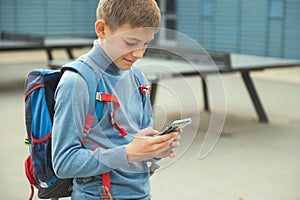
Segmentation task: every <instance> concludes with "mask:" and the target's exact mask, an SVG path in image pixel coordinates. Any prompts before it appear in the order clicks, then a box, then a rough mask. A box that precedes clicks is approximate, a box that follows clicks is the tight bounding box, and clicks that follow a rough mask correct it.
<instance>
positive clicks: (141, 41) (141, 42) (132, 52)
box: [100, 24, 156, 70]
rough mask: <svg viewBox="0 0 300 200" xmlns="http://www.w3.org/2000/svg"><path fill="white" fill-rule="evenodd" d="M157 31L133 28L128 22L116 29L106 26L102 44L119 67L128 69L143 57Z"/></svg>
mask: <svg viewBox="0 0 300 200" xmlns="http://www.w3.org/2000/svg"><path fill="white" fill-rule="evenodd" d="M155 33H156V31H155V30H154V28H136V29H132V28H131V27H130V26H129V25H128V24H126V25H123V26H121V27H119V28H117V29H116V30H114V31H112V30H111V29H110V28H109V27H108V26H105V29H104V38H101V39H102V40H100V46H101V47H102V49H103V50H104V51H105V53H106V54H107V55H108V56H109V57H110V59H112V61H113V62H114V63H115V64H116V65H117V67H118V68H120V69H122V70H128V69H130V68H131V66H132V64H133V63H134V62H135V61H137V60H138V59H140V58H142V57H143V55H144V53H145V50H146V48H147V45H148V44H149V42H151V41H152V40H153V38H154V34H155Z"/></svg>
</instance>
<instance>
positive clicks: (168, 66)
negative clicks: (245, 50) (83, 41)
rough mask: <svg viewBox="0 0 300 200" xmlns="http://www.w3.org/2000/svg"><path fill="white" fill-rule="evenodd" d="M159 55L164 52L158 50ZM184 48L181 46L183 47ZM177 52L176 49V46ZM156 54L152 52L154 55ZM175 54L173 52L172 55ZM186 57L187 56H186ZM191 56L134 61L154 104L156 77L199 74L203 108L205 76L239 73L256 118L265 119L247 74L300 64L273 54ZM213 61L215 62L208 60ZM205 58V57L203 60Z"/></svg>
mask: <svg viewBox="0 0 300 200" xmlns="http://www.w3.org/2000/svg"><path fill="white" fill-rule="evenodd" d="M153 51H156V53H155V54H159V57H163V56H161V55H162V54H163V52H160V53H157V49H156V50H153ZM183 51H184V50H183ZM177 52H178V50H177ZM154 56H155V55H154ZM175 57H176V56H175ZM187 57H189V56H187ZM193 57H194V56H192V57H190V58H191V59H190V61H192V62H187V61H186V60H185V61H184V60H176V58H175V59H172V56H170V55H167V56H166V57H165V58H155V59H153V58H151V55H150V58H147V57H146V58H144V59H141V60H140V61H138V62H137V63H136V65H138V66H139V67H140V68H141V70H142V71H143V72H144V74H145V75H146V77H147V78H148V80H149V81H150V82H151V102H152V104H154V101H155V96H156V92H157V91H156V90H157V86H158V83H159V81H162V80H165V79H171V78H176V77H182V76H184V77H189V76H200V77H201V79H202V90H203V98H204V99H203V101H204V109H205V110H206V111H208V110H209V100H208V87H207V81H206V78H207V76H209V75H213V74H217V73H220V74H225V73H240V74H241V77H242V79H243V82H244V84H245V86H246V89H247V91H248V93H249V96H250V98H251V100H252V103H253V105H254V108H255V111H256V114H257V116H258V119H259V122H264V123H267V122H268V117H267V114H266V112H265V110H264V108H263V105H262V103H261V101H260V98H259V96H258V93H257V91H256V88H255V85H254V83H253V80H252V78H251V76H250V73H251V72H252V71H260V70H265V69H274V68H286V67H300V60H295V59H283V58H274V57H264V56H254V55H243V54H233V53H232V54H226V53H224V54H218V53H217V54H216V53H211V54H209V56H202V58H201V56H200V55H198V59H196V60H194V61H193ZM209 58H211V61H214V63H212V62H210V61H209V60H207V59H209ZM205 60H207V61H205Z"/></svg>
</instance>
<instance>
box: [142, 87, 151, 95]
mask: <svg viewBox="0 0 300 200" xmlns="http://www.w3.org/2000/svg"><path fill="white" fill-rule="evenodd" d="M140 93H141V94H143V97H146V96H148V95H150V86H140Z"/></svg>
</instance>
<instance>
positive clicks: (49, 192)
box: [25, 60, 150, 200]
mask: <svg viewBox="0 0 300 200" xmlns="http://www.w3.org/2000/svg"><path fill="white" fill-rule="evenodd" d="M73 62H76V63H73ZM73 62H71V63H69V64H66V65H64V66H62V68H61V69H60V70H48V69H37V70H33V71H31V72H30V73H29V75H28V77H27V79H26V83H25V118H26V119H25V121H26V132H27V137H26V139H25V144H27V145H28V146H29V152H30V154H29V155H28V157H27V159H26V160H25V174H26V177H27V179H28V181H29V183H30V188H31V194H30V197H29V199H30V200H31V199H32V198H33V195H34V187H35V188H37V189H38V197H39V198H41V199H49V198H61V197H69V196H71V193H72V185H73V178H70V179H60V178H58V177H57V176H56V175H55V173H54V170H53V168H52V160H51V135H52V124H53V116H54V104H55V101H54V93H55V90H56V87H57V85H58V83H59V80H60V78H61V76H62V74H63V72H64V71H66V70H71V71H73V72H76V73H79V74H80V75H81V76H82V77H83V78H84V80H85V81H86V83H87V86H88V90H89V96H90V97H96V98H90V102H89V111H88V115H87V116H86V120H85V124H84V133H86V134H87V133H88V131H89V128H90V127H91V126H92V124H93V122H94V120H95V115H96V114H97V116H101V112H102V108H103V105H102V104H103V102H112V103H113V104H114V113H116V110H117V109H118V107H119V104H118V99H117V98H116V96H114V95H113V94H103V87H102V83H101V81H99V82H98V81H97V79H96V75H95V74H94V72H93V71H92V70H90V69H89V68H88V66H87V65H86V64H85V63H83V62H82V61H80V60H77V61H73ZM71 66H72V67H71ZM132 69H133V72H134V76H135V81H136V82H137V84H138V85H140V87H139V90H140V93H141V94H143V97H144V96H145V95H148V94H149V91H150V88H149V87H148V86H147V85H142V83H143V80H144V79H143V75H142V73H141V72H140V71H139V70H137V69H136V68H135V67H132ZM97 82H98V83H97ZM98 94H101V95H102V96H100V101H99V99H97V96H98V97H99V95H98ZM143 99H144V98H143ZM96 103H97V105H96ZM95 107H96V112H94V110H93V109H94V108H95ZM112 117H114V116H112ZM111 120H114V119H113V118H112V119H111ZM113 124H114V126H115V128H116V129H117V130H118V131H119V132H120V134H121V135H122V136H125V135H126V134H127V132H126V130H125V129H123V128H121V127H120V126H119V125H118V123H116V122H115V121H114V123H113ZM102 178H103V184H104V186H103V188H102V189H101V191H102V193H103V197H104V198H105V197H106V196H110V185H109V184H110V178H109V173H105V174H103V175H102ZM101 191H100V192H101Z"/></svg>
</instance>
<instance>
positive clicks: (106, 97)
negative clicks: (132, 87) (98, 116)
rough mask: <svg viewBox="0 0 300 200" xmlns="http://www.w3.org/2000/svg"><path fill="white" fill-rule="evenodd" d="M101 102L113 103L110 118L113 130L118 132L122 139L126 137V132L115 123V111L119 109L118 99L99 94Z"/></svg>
mask: <svg viewBox="0 0 300 200" xmlns="http://www.w3.org/2000/svg"><path fill="white" fill-rule="evenodd" d="M100 95H101V101H104V102H113V105H114V113H113V114H112V116H111V119H110V120H111V123H112V124H114V126H115V128H116V129H117V130H118V131H119V132H120V135H121V136H122V137H124V136H126V135H127V131H126V130H125V129H124V128H121V127H120V126H119V124H118V123H117V122H116V121H115V118H116V113H117V110H118V109H119V108H120V103H119V100H118V97H117V96H115V95H113V94H103V93H101V94H100Z"/></svg>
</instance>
